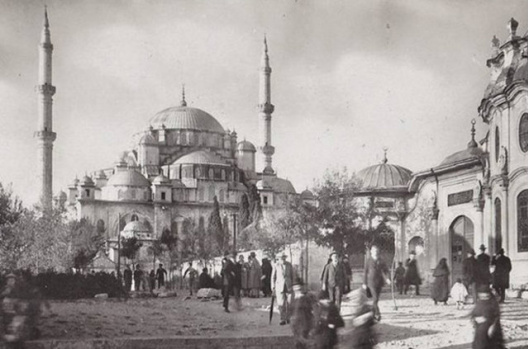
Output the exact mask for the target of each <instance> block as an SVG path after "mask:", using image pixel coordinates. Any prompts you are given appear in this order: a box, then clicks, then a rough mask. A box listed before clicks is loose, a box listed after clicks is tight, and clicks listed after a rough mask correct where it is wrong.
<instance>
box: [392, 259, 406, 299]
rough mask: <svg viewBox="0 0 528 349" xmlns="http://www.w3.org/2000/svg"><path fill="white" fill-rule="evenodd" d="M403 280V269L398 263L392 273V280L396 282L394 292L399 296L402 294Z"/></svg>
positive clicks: (401, 264) (400, 263)
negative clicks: (396, 291)
mask: <svg viewBox="0 0 528 349" xmlns="http://www.w3.org/2000/svg"><path fill="white" fill-rule="evenodd" d="M404 279H405V268H404V267H403V263H402V262H398V267H397V268H396V270H395V271H394V280H395V281H396V290H398V292H399V293H400V294H403V286H404Z"/></svg>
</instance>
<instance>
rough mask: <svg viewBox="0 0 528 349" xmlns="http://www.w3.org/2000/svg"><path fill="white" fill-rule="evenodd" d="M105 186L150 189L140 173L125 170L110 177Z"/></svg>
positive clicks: (148, 183)
mask: <svg viewBox="0 0 528 349" xmlns="http://www.w3.org/2000/svg"><path fill="white" fill-rule="evenodd" d="M106 186H123V187H150V182H149V181H148V179H146V178H145V177H144V176H143V175H142V174H141V173H139V172H137V171H135V170H132V169H127V170H124V171H120V172H117V173H115V174H114V175H113V176H112V177H110V179H109V180H108V183H107V184H106Z"/></svg>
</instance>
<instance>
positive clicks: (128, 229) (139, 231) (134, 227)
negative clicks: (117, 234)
mask: <svg viewBox="0 0 528 349" xmlns="http://www.w3.org/2000/svg"><path fill="white" fill-rule="evenodd" d="M146 234H148V235H150V230H149V229H148V228H147V227H146V226H145V224H143V223H141V222H140V221H132V222H129V223H128V224H127V225H125V228H124V229H123V231H122V232H121V236H122V237H124V238H126V239H130V238H131V237H136V238H143V237H145V236H146ZM148 235H147V236H148Z"/></svg>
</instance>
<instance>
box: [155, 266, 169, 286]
mask: <svg viewBox="0 0 528 349" xmlns="http://www.w3.org/2000/svg"><path fill="white" fill-rule="evenodd" d="M166 275H167V271H166V270H165V268H163V264H161V263H160V264H159V266H158V270H156V278H157V279H158V288H160V287H161V286H165V276H166Z"/></svg>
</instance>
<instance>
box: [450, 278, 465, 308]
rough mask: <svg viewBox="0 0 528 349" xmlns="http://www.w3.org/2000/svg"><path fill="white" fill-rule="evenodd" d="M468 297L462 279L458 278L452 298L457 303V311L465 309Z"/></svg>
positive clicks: (453, 288)
mask: <svg viewBox="0 0 528 349" xmlns="http://www.w3.org/2000/svg"><path fill="white" fill-rule="evenodd" d="M467 296H468V291H467V289H466V286H464V284H463V283H462V279H461V278H458V279H457V280H456V282H455V284H454V285H453V287H452V288H451V297H453V300H454V301H455V302H456V305H457V309H458V310H460V309H464V304H465V302H466V297H467Z"/></svg>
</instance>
